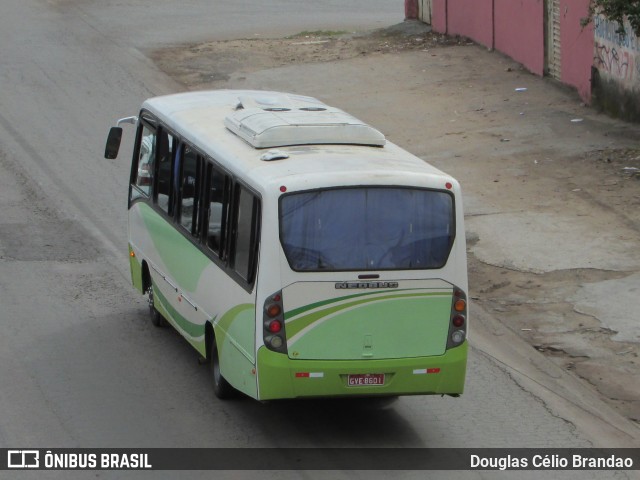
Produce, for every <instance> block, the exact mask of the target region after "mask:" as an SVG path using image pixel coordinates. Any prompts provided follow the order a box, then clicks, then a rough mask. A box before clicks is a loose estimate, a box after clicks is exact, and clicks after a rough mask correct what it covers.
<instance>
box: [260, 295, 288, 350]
mask: <svg viewBox="0 0 640 480" xmlns="http://www.w3.org/2000/svg"><path fill="white" fill-rule="evenodd" d="M283 311H284V310H283V306H282V292H277V293H274V294H273V295H271V296H269V297H268V298H267V299H266V300H265V302H264V309H263V315H262V324H263V327H264V328H263V331H262V334H263V339H264V344H265V346H266V347H267V348H268V349H269V350H273V351H274V352H278V353H287V336H286V333H285V328H284V315H283Z"/></svg>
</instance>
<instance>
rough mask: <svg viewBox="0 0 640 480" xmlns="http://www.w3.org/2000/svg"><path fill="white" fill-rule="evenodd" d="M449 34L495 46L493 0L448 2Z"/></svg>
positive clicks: (456, 0) (457, 0) (453, 0)
mask: <svg viewBox="0 0 640 480" xmlns="http://www.w3.org/2000/svg"><path fill="white" fill-rule="evenodd" d="M512 1H513V0H512ZM447 3H448V5H447V17H448V18H447V33H448V34H449V35H462V36H465V37H469V38H471V39H472V40H475V41H476V42H478V43H481V44H482V45H485V46H486V47H492V46H493V6H492V5H493V0H473V1H472V2H470V1H469V0H447Z"/></svg>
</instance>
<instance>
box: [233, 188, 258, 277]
mask: <svg viewBox="0 0 640 480" xmlns="http://www.w3.org/2000/svg"><path fill="white" fill-rule="evenodd" d="M259 205H260V203H259V200H258V199H257V198H256V196H255V195H253V194H252V193H251V192H249V190H247V189H246V188H244V187H241V186H238V187H237V188H236V194H235V202H234V210H235V215H234V219H235V227H236V228H235V238H234V243H233V248H232V258H233V261H232V266H233V269H234V270H235V271H236V273H237V274H238V275H240V276H241V277H242V278H243V279H244V280H246V281H247V282H248V283H251V282H252V281H253V277H254V270H255V263H256V262H255V260H256V256H257V255H256V253H257V251H258V248H257V247H258V245H257V242H258V225H259Z"/></svg>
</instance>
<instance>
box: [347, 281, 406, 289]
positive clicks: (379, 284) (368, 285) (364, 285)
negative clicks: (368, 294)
mask: <svg viewBox="0 0 640 480" xmlns="http://www.w3.org/2000/svg"><path fill="white" fill-rule="evenodd" d="M361 288H398V282H339V283H336V290H344V289H361Z"/></svg>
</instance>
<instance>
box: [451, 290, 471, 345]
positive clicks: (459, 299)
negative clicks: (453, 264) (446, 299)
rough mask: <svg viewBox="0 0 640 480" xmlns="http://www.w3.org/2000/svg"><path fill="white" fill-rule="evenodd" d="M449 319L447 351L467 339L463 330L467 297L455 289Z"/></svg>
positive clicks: (465, 321) (465, 320)
mask: <svg viewBox="0 0 640 480" xmlns="http://www.w3.org/2000/svg"><path fill="white" fill-rule="evenodd" d="M449 318H450V322H449V336H448V339H447V348H448V349H449V348H453V347H457V346H458V345H461V344H462V343H463V342H464V341H465V339H466V338H467V334H466V332H465V330H464V328H465V324H466V323H467V295H466V294H465V293H464V292H463V291H462V290H461V289H459V288H457V287H454V288H453V298H452V300H451V314H450V317H449Z"/></svg>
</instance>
